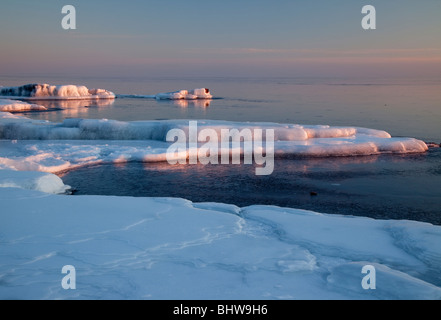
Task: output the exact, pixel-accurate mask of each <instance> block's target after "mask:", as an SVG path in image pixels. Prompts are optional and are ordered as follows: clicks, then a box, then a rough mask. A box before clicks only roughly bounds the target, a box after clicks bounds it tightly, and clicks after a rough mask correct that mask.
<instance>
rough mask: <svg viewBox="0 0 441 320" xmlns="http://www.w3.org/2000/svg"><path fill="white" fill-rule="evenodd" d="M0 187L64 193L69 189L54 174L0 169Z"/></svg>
mask: <svg viewBox="0 0 441 320" xmlns="http://www.w3.org/2000/svg"><path fill="white" fill-rule="evenodd" d="M0 188H20V189H28V190H37V191H41V192H45V193H55V194H59V193H65V192H66V190H68V189H70V186H66V185H65V184H64V183H63V181H62V180H61V179H60V178H59V177H58V176H56V175H54V174H51V173H44V172H33V171H13V170H0Z"/></svg>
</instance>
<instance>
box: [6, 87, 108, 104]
mask: <svg viewBox="0 0 441 320" xmlns="http://www.w3.org/2000/svg"><path fill="white" fill-rule="evenodd" d="M0 97H14V98H18V99H25V100H39V99H40V100H43V99H60V100H69V99H114V98H115V94H114V93H113V92H110V91H107V90H104V89H88V88H87V87H85V86H77V85H58V86H56V85H49V84H27V85H24V86H19V87H2V88H0Z"/></svg>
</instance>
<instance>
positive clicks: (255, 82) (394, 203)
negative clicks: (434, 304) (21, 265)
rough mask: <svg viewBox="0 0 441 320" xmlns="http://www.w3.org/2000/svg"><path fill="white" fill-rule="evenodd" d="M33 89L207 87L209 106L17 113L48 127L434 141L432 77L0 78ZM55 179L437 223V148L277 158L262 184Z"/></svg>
mask: <svg viewBox="0 0 441 320" xmlns="http://www.w3.org/2000/svg"><path fill="white" fill-rule="evenodd" d="M42 82H46V83H50V84H81V85H86V86H87V87H89V88H103V89H108V90H111V91H113V92H115V93H116V94H117V95H129V94H138V95H151V94H156V93H160V92H168V91H174V90H179V89H193V88H198V87H207V88H210V90H211V91H212V94H213V95H214V96H215V97H217V98H219V99H213V100H211V101H197V102H191V101H190V102H182V101H174V102H173V101H160V102H158V101H156V100H153V99H134V98H120V99H116V100H115V101H113V102H100V103H99V104H97V103H93V102H90V101H82V102H64V103H51V102H41V104H43V105H45V106H47V107H48V108H50V110H49V111H48V112H29V113H25V115H26V116H27V117H30V118H33V119H44V120H50V121H55V122H60V121H63V120H64V119H66V118H72V117H74V118H93V119H96V118H98V119H101V118H106V119H116V120H122V121H132V120H156V119H219V120H231V121H270V122H282V123H298V124H313V125H315V124H326V125H338V126H361V127H369V128H374V129H380V130H386V131H388V132H389V133H390V134H392V135H393V136H408V137H415V138H418V139H422V140H424V141H426V142H427V141H435V142H437V143H440V142H441V126H440V123H441V80H433V79H424V80H421V79H420V80H418V79H406V80H403V79H401V80H394V79H362V80H360V79H297V78H281V79H275V78H272V79H252V78H247V79H238V78H234V79H233V78H232V79H229V78H206V79H183V78H181V79H174V78H162V79H147V78H146V79H116V78H110V79H109V78H107V79H92V78H87V79H75V78H69V79H67V78H57V77H47V78H30V77H26V78H4V77H3V78H1V77H0V85H4V86H12V85H22V84H26V83H42ZM62 178H63V180H64V181H65V183H66V184H69V185H71V186H73V187H74V188H75V189H77V193H76V194H102V195H127V196H161V197H162V196H166V197H169V196H171V197H182V198H186V199H189V200H193V201H196V202H198V201H215V202H224V203H231V204H236V205H239V206H246V205H250V204H256V203H257V204H269V205H278V206H288V207H295V208H303V209H311V210H315V211H319V212H327V213H338V214H351V215H361V216H370V217H374V218H386V219H387V218H389V219H412V220H420V221H427V222H431V223H434V224H441V200H440V199H441V149H431V150H430V151H429V152H428V153H426V154H423V155H405V156H390V155H387V156H376V157H354V158H328V159H297V160H279V161H277V162H276V165H275V172H274V173H273V174H272V175H271V176H268V177H257V176H255V175H254V168H253V167H252V166H232V165H230V166H221V165H216V166H200V165H197V166H170V165H168V164H142V163H129V164H126V165H124V166H113V165H101V166H94V167H88V168H82V169H78V170H75V171H72V172H69V173H66V174H65V175H64V176H63V177H62ZM311 192H313V194H314V195H311ZM315 194H316V195H315Z"/></svg>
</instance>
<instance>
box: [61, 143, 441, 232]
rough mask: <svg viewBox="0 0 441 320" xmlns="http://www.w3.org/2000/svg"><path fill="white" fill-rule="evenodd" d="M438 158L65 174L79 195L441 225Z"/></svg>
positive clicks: (436, 152)
mask: <svg viewBox="0 0 441 320" xmlns="http://www.w3.org/2000/svg"><path fill="white" fill-rule="evenodd" d="M440 159H441V149H440V148H436V149H430V151H429V152H428V153H427V154H424V155H403V156H391V155H382V156H369V157H349V158H348V157H346V158H327V159H295V160H278V161H277V162H276V165H275V171H274V173H273V174H272V175H270V176H255V172H254V167H253V166H252V165H208V166H204V165H169V164H166V163H160V164H152V163H148V164H143V163H129V164H125V165H116V166H115V165H111V164H108V165H99V166H93V167H88V168H81V169H79V170H75V171H71V172H68V173H66V174H65V175H64V176H62V179H63V181H64V182H65V183H66V184H68V185H71V186H73V187H74V188H75V189H76V193H75V194H101V195H115V196H137V197H146V196H148V197H180V198H185V199H188V200H192V201H194V202H221V203H229V204H235V205H238V206H240V207H243V206H248V205H253V204H265V205H277V206H282V207H292V208H301V209H308V210H314V211H318V212H322V213H333V214H347V215H356V216H368V217H372V218H379V219H410V220H418V221H425V222H430V223H433V224H438V225H441V161H440ZM115 186H118V187H117V188H116V187H115Z"/></svg>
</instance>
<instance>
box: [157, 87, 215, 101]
mask: <svg viewBox="0 0 441 320" xmlns="http://www.w3.org/2000/svg"><path fill="white" fill-rule="evenodd" d="M155 98H156V99H157V100H181V99H183V100H196V99H211V98H213V96H212V95H211V93H210V90H209V89H207V88H199V89H193V90H179V91H173V92H165V93H158V94H157V95H156V96H155Z"/></svg>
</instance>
